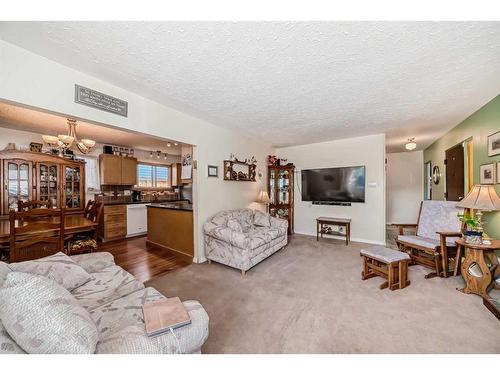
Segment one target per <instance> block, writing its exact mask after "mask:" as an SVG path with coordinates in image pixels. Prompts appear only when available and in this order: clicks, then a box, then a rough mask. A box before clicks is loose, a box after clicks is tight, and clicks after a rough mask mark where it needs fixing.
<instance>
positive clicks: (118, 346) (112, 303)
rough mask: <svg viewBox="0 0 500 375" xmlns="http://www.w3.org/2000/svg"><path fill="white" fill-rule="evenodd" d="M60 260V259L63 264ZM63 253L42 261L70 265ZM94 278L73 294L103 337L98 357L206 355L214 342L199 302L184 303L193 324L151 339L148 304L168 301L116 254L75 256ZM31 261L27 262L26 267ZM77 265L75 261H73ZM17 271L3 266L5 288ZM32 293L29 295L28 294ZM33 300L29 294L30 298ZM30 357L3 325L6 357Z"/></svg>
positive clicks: (1, 348)
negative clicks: (119, 261)
mask: <svg viewBox="0 0 500 375" xmlns="http://www.w3.org/2000/svg"><path fill="white" fill-rule="evenodd" d="M58 258H59V259H58ZM67 258H68V257H67V256H66V255H65V254H62V253H58V254H55V255H52V256H50V257H47V258H42V259H39V260H37V261H40V263H43V262H45V263H50V262H57V261H59V262H60V263H62V262H65V264H67V263H68V259H67ZM69 258H71V260H72V261H74V262H75V263H76V264H77V265H78V266H80V267H81V268H83V270H85V271H86V272H87V273H88V274H89V275H90V279H89V281H87V282H85V283H84V284H83V285H81V286H79V287H77V288H75V289H73V290H71V291H70V293H71V296H72V297H74V299H76V301H77V302H78V303H79V304H80V305H81V306H82V307H83V308H84V309H85V310H87V312H88V313H89V314H90V317H91V319H92V320H93V322H94V323H95V325H96V327H97V332H98V341H97V345H96V349H95V353H98V354H101V353H122V354H166V353H179V352H181V353H200V352H201V346H202V345H203V343H204V342H205V341H206V339H207V337H208V321H209V319H208V315H207V313H206V312H205V310H204V309H203V307H202V306H201V305H200V304H199V303H198V302H197V301H184V302H183V304H184V306H185V307H186V310H187V311H188V314H189V315H190V317H191V324H189V325H187V326H184V327H180V328H178V329H176V330H175V331H174V332H175V336H176V337H173V335H172V334H171V333H169V332H167V333H165V334H162V335H159V336H156V337H148V336H147V335H146V333H145V329H144V316H143V313H142V305H143V304H144V303H145V302H150V301H156V300H160V299H164V298H165V297H164V296H163V295H162V294H160V293H159V292H158V291H157V290H155V289H153V288H149V287H148V288H145V287H144V284H143V283H142V282H140V281H138V280H137V279H135V278H134V276H132V275H131V274H130V273H128V272H126V271H125V270H124V269H122V268H121V267H119V266H117V265H116V264H115V262H114V259H113V256H112V255H111V254H110V253H106V252H99V253H92V254H82V255H75V256H71V257H69ZM22 263H27V262H21V263H17V264H22ZM71 263H73V262H71ZM10 272H14V266H13V265H12V264H7V263H3V262H0V289H1V288H2V285H3V284H4V283H5V282H6V280H7V278H8V274H9V273H10ZM28 294H29V292H28ZM28 297H29V295H28ZM14 353H25V351H24V350H23V349H22V348H21V347H20V346H19V345H18V344H17V343H16V342H15V341H14V340H13V339H12V337H11V336H10V335H9V333H8V332H7V330H6V328H5V327H4V324H2V322H1V321H0V354H14Z"/></svg>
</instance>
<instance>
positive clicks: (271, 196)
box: [268, 169, 276, 204]
mask: <svg viewBox="0 0 500 375" xmlns="http://www.w3.org/2000/svg"><path fill="white" fill-rule="evenodd" d="M268 178H269V201H270V202H269V204H276V194H275V193H276V191H275V188H276V186H275V183H274V181H275V179H276V171H275V170H274V169H270V170H269V177H268Z"/></svg>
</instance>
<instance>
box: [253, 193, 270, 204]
mask: <svg viewBox="0 0 500 375" xmlns="http://www.w3.org/2000/svg"><path fill="white" fill-rule="evenodd" d="M270 201H271V200H270V199H269V195H268V194H267V191H266V190H261V191H260V192H259V195H258V196H257V199H256V200H255V202H257V203H264V204H268V203H269V202H270Z"/></svg>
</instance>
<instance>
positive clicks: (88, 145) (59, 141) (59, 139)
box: [42, 119, 95, 154]
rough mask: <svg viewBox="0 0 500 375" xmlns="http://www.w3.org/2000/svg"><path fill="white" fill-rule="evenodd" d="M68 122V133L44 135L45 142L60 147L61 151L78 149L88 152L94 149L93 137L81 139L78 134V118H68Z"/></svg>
mask: <svg viewBox="0 0 500 375" xmlns="http://www.w3.org/2000/svg"><path fill="white" fill-rule="evenodd" d="M67 122H68V134H59V135H57V136H55V135H42V139H43V141H44V142H45V143H47V144H48V145H49V146H52V147H58V148H59V149H61V151H64V150H70V149H73V150H75V151H76V150H78V151H80V152H81V153H83V154H87V153H89V152H90V151H92V148H93V147H94V146H95V141H93V140H92V139H82V140H79V139H78V137H77V136H76V120H73V119H67Z"/></svg>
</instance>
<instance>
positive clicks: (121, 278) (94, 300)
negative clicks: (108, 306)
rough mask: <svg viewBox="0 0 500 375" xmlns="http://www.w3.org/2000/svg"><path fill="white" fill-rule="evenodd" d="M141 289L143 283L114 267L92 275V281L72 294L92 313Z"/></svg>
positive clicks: (121, 269)
mask: <svg viewBox="0 0 500 375" xmlns="http://www.w3.org/2000/svg"><path fill="white" fill-rule="evenodd" d="M97 254H98V253H97ZM139 289H144V284H143V283H142V282H140V281H139V280H137V279H136V278H135V277H134V276H132V275H131V274H130V273H128V272H127V271H125V270H124V269H123V268H121V267H119V266H116V265H113V266H110V267H106V268H104V269H102V270H100V271H98V272H94V273H92V280H91V281H89V282H88V283H85V284H84V285H82V286H80V287H78V288H76V289H74V290H73V291H72V292H71V294H73V297H75V298H76V299H77V300H78V302H79V303H80V305H82V306H83V307H84V308H86V309H87V310H88V311H92V310H93V309H95V308H97V307H99V306H101V305H103V304H105V303H109V302H111V301H114V300H115V299H118V298H121V297H124V296H126V295H129V294H130V293H133V292H135V291H136V290H139Z"/></svg>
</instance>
